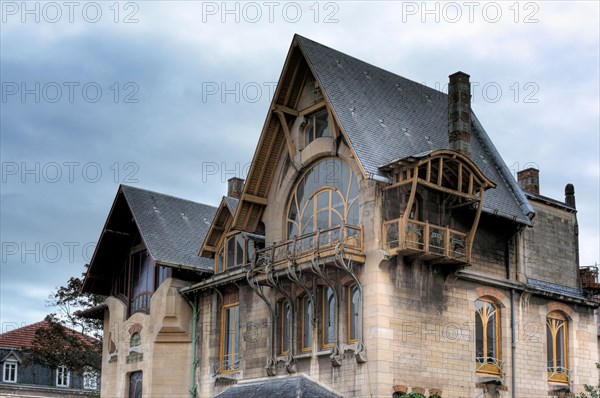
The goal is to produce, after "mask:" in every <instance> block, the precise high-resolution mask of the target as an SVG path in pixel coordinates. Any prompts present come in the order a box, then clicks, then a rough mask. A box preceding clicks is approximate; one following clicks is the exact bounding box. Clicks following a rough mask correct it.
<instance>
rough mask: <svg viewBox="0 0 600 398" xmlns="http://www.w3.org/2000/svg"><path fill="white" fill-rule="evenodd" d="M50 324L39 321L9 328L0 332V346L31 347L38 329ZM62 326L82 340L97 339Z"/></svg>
mask: <svg viewBox="0 0 600 398" xmlns="http://www.w3.org/2000/svg"><path fill="white" fill-rule="evenodd" d="M51 325H52V324H51V323H50V322H48V321H41V322H36V323H32V324H30V325H26V326H23V327H20V328H18V329H14V330H11V331H9V332H6V333H2V334H0V348H12V349H17V350H19V349H21V348H31V347H33V340H34V339H35V333H36V332H37V331H38V330H39V329H42V328H50V327H51ZM62 328H63V329H65V331H66V332H67V333H69V334H71V335H77V336H80V337H81V339H82V341H87V342H94V341H97V339H95V338H94V337H91V336H87V335H85V334H83V333H79V332H77V331H75V330H73V329H69V328H68V327H66V326H62Z"/></svg>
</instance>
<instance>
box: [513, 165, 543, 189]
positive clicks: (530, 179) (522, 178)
mask: <svg viewBox="0 0 600 398" xmlns="http://www.w3.org/2000/svg"><path fill="white" fill-rule="evenodd" d="M517 180H518V181H519V186H520V187H521V189H523V190H524V191H527V192H531V193H534V194H536V195H539V194H540V171H539V170H538V169H534V168H533V167H530V168H528V169H525V170H521V171H518V172H517Z"/></svg>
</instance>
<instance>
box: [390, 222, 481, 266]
mask: <svg viewBox="0 0 600 398" xmlns="http://www.w3.org/2000/svg"><path fill="white" fill-rule="evenodd" d="M383 242H384V249H385V250H387V251H388V252H390V253H391V254H403V255H416V256H419V257H421V258H423V259H425V260H436V261H437V262H447V263H468V262H469V253H468V250H467V234H466V233H464V232H460V231H457V230H454V229H450V228H448V227H441V226H439V225H435V224H430V223H428V222H423V221H415V220H408V221H407V223H406V227H405V228H404V229H403V224H402V218H398V219H395V220H391V221H385V222H384V223H383Z"/></svg>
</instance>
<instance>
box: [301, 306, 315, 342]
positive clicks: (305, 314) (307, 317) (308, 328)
mask: <svg viewBox="0 0 600 398" xmlns="http://www.w3.org/2000/svg"><path fill="white" fill-rule="evenodd" d="M312 313H313V305H312V300H311V299H310V297H309V296H308V294H306V295H304V297H302V351H311V350H312V332H313V327H312V316H313V315H312Z"/></svg>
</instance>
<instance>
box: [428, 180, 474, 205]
mask: <svg viewBox="0 0 600 398" xmlns="http://www.w3.org/2000/svg"><path fill="white" fill-rule="evenodd" d="M418 180H419V183H420V184H423V185H425V186H426V187H429V188H431V189H435V190H437V191H442V192H446V193H449V194H450V195H455V196H460V197H463V198H466V199H470V200H474V201H476V202H479V201H480V198H479V197H478V196H475V195H469V194H466V193H463V192H458V191H456V190H454V189H450V188H446V187H443V186H441V185H436V184H433V183H431V182H427V181H425V180H424V179H422V178H419V179H418Z"/></svg>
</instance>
